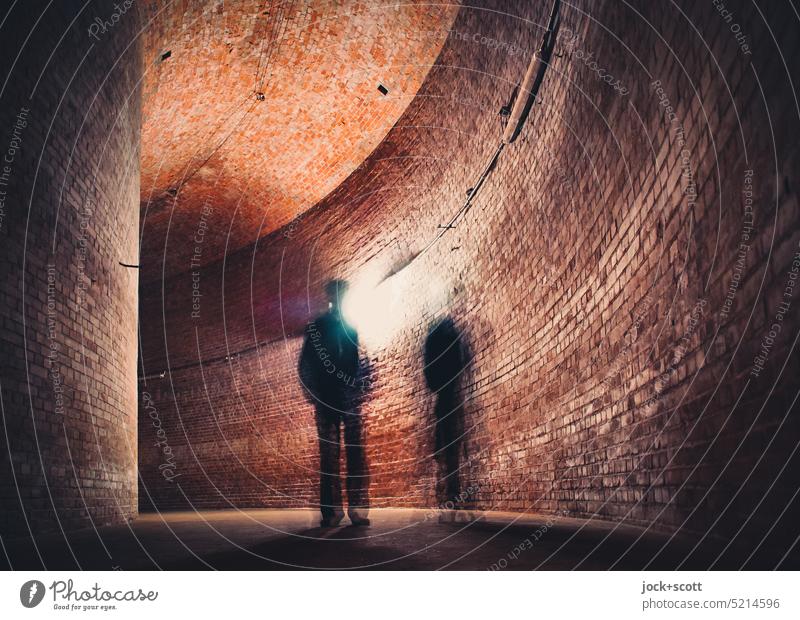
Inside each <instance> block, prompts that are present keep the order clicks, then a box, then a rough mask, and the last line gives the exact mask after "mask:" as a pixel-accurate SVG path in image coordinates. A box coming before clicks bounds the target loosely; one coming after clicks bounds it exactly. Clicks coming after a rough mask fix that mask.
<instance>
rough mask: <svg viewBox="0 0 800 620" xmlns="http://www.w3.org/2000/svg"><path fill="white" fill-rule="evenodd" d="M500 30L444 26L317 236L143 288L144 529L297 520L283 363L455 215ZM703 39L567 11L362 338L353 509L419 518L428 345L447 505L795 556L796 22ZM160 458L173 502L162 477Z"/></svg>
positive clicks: (768, 19) (696, 19) (493, 106)
mask: <svg viewBox="0 0 800 620" xmlns="http://www.w3.org/2000/svg"><path fill="white" fill-rule="evenodd" d="M542 4H549V3H542ZM498 7H499V5H498ZM498 7H494V6H493V5H491V4H487V5H486V6H485V7H484V8H482V9H478V8H462V9H461V10H460V12H459V15H458V16H457V18H456V20H455V22H454V24H453V26H452V32H450V33H449V35H448V37H447V40H446V42H445V43H444V46H443V49H442V53H441V54H440V56H439V58H438V61H437V63H436V66H435V67H434V68H433V69H432V70H431V71H430V73H429V75H428V78H427V80H426V82H425V83H424V84H423V86H422V88H421V89H420V91H419V93H418V94H417V96H416V98H415V99H414V101H413V102H412V103H411V105H410V106H409V108H408V109H407V110H406V112H405V113H404V115H403V116H402V117H401V119H400V120H399V121H398V123H397V125H396V126H395V127H394V128H393V129H392V131H391V132H390V133H389V134H388V135H387V137H386V139H385V140H384V141H383V142H382V143H381V145H380V146H379V148H378V149H377V150H376V151H375V152H374V153H373V154H372V155H371V156H370V157H369V159H368V160H367V161H366V162H364V164H362V165H361V166H360V167H359V168H358V169H357V170H356V171H355V172H354V173H353V174H352V175H351V176H350V177H349V178H348V179H347V181H346V182H345V183H343V184H342V185H341V186H340V187H339V188H338V189H337V190H336V191H334V192H333V193H332V194H330V195H329V196H327V197H326V198H325V199H324V200H323V201H322V202H321V203H320V204H319V205H318V206H317V207H316V208H314V209H313V210H311V211H309V212H308V213H306V214H304V215H303V216H301V217H300V218H299V219H298V220H295V221H294V222H293V223H292V224H290V225H289V226H287V227H285V228H284V229H282V230H279V231H277V232H276V233H273V234H272V235H270V236H268V237H266V238H264V239H262V240H261V241H259V242H258V243H257V244H255V245H253V246H251V247H249V248H245V249H244V250H240V251H238V252H236V253H234V254H231V255H229V256H228V257H227V258H226V260H225V261H224V262H218V263H215V264H212V265H210V266H208V267H207V268H204V269H202V270H199V271H198V272H196V273H194V274H193V273H191V272H187V273H184V274H181V275H178V276H175V277H172V278H170V279H168V280H167V281H165V282H158V281H156V282H151V283H149V284H147V285H145V286H143V287H142V289H141V291H140V295H141V313H142V317H143V318H142V346H143V357H142V367H141V368H140V374H141V375H142V379H141V380H140V414H139V415H140V456H141V474H142V489H141V491H142V492H141V493H140V495H141V497H142V501H143V502H147V503H148V504H150V503H152V504H155V505H156V506H158V507H160V508H172V507H176V506H185V505H187V504H192V505H199V506H206V507H208V506H218V507H226V506H259V505H277V506H284V505H310V504H313V503H314V502H315V501H316V500H315V493H316V483H315V479H316V472H315V459H316V443H315V438H314V430H313V411H312V408H311V407H310V406H309V405H308V404H307V403H306V402H305V401H304V400H303V398H302V395H301V391H300V389H299V385H298V383H297V378H296V374H295V364H296V359H297V354H298V351H299V346H300V340H299V334H300V332H301V330H302V326H303V324H304V323H305V321H307V320H308V319H309V318H310V317H311V316H313V315H314V314H315V313H316V312H319V310H320V303H321V296H320V295H319V293H318V291H319V289H320V286H321V283H322V282H324V281H325V280H326V279H327V278H329V277H332V276H346V277H348V278H350V279H351V281H352V282H353V283H354V285H355V287H356V289H358V288H365V287H366V288H368V287H369V285H370V284H374V283H375V282H377V281H378V280H379V279H380V278H382V277H383V276H384V275H386V274H388V273H390V272H392V271H394V270H396V269H398V268H399V267H401V266H402V265H404V264H406V263H407V262H408V260H409V258H410V257H412V256H414V254H415V253H416V252H418V251H419V250H420V249H422V248H423V247H424V246H425V244H426V242H427V241H428V240H429V239H431V238H432V237H433V236H434V235H436V233H437V230H438V229H437V226H438V225H440V224H443V223H445V222H447V221H448V220H449V219H450V217H451V216H452V214H454V213H455V212H456V211H457V210H458V208H459V207H460V205H461V203H462V202H463V200H464V198H465V196H466V192H467V190H468V189H469V188H470V187H472V185H473V183H474V181H475V179H476V177H477V175H478V173H479V171H480V170H481V168H482V167H483V165H484V164H485V162H486V161H487V158H488V156H489V155H490V154H491V152H492V151H493V150H494V148H495V147H496V145H497V144H498V142H499V139H500V135H501V131H502V128H501V123H500V118H499V116H498V111H499V109H500V108H501V106H502V105H504V104H505V103H507V102H508V101H509V99H510V97H511V93H512V91H513V89H514V86H515V84H516V82H517V81H518V80H519V79H520V77H521V75H522V74H523V72H524V70H525V67H526V65H527V61H528V58H529V54H528V52H529V51H530V50H532V49H535V48H536V47H537V46H538V44H539V42H540V40H541V36H542V30H541V28H540V27H539V26H538V25H537V24H542V23H545V20H546V14H545V13H546V11H547V10H548V9H549V6H547V7H545V6H539V5H538V4H537V5H535V6H533V3H531V5H529V4H528V3H517V4H515V5H514V10H513V11H511V14H508V13H505V12H501V11H497V10H493V9H496V8H498ZM503 7H505V8H506V9H507V8H508V7H507V5H505V4H504V5H503ZM681 10H682V11H683V12H685V13H687V14H683V13H682V12H681ZM728 10H730V11H732V16H733V17H732V18H731V19H730V20H728V21H726V18H725V16H724V15H722V14H720V13H719V12H718V10H717V8H716V7H715V5H713V4H712V3H703V4H702V6H701V5H699V4H698V5H697V6H694V5H693V4H691V3H684V5H683V6H682V9H678V8H676V7H674V6H670V7H663V6H662V7H661V10H660V11H656V10H655V8H654V7H653V6H650V4H649V3H645V2H642V3H635V4H634V5H633V6H632V7H629V6H626V5H623V4H622V3H615V2H600V3H598V2H581V3H578V4H577V5H574V6H573V5H572V4H570V5H568V6H567V5H565V6H564V8H563V22H562V32H561V35H560V39H559V43H558V46H557V52H559V53H560V55H559V56H558V57H556V58H555V59H554V61H553V66H552V68H551V71H550V72H549V73H548V75H547V77H546V80H545V84H544V87H543V89H542V92H541V104H539V105H537V106H536V107H535V108H534V111H533V113H532V116H531V119H530V121H529V122H528V124H527V125H526V127H525V129H524V130H523V132H522V135H521V137H520V138H519V139H518V141H517V142H516V143H514V144H513V145H511V146H509V147H507V148H506V150H505V151H504V152H503V154H502V155H501V157H500V160H499V162H498V163H497V166H496V168H495V169H494V171H493V172H492V174H491V176H490V177H489V179H488V181H487V183H486V185H485V186H484V188H483V190H482V191H481V193H480V195H479V197H478V198H477V200H476V202H475V204H474V206H473V207H472V208H471V210H470V211H469V212H468V213H467V214H466V216H465V217H464V218H463V220H461V221H460V222H459V223H458V226H457V228H456V229H455V230H452V231H450V232H449V233H447V234H446V235H445V236H444V237H443V238H442V239H441V240H440V241H439V242H438V243H437V244H436V245H435V246H433V247H432V249H431V250H430V251H428V252H426V253H425V254H423V255H421V256H420V257H418V258H417V259H416V260H414V261H412V262H411V263H410V264H408V266H407V267H406V268H405V269H403V270H402V271H400V272H398V273H397V274H396V275H394V276H393V277H392V278H391V279H390V280H388V281H387V282H386V283H384V284H383V285H382V287H381V288H380V291H381V295H380V297H381V299H382V301H381V303H382V306H381V307H380V310H378V311H377V312H375V314H376V315H377V316H379V317H381V318H383V319H384V320H385V321H384V322H385V324H384V325H383V326H378V327H377V328H372V329H370V328H369V327H368V328H367V329H365V330H362V335H363V336H364V339H365V342H366V351H367V354H368V355H369V357H370V359H371V361H372V366H373V369H374V373H375V376H374V379H375V381H374V389H373V390H372V392H371V394H370V397H369V400H368V402H367V404H366V406H365V412H364V414H365V420H366V428H367V442H368V458H369V464H370V471H371V495H372V498H373V505H408V506H424V505H431V504H433V503H434V502H436V501H437V492H436V476H437V468H436V465H435V463H434V460H433V458H432V451H433V445H434V432H433V425H432V424H433V415H434V414H433V409H434V400H433V396H432V395H431V394H430V392H429V390H428V389H427V387H426V385H425V380H424V376H423V361H422V359H423V358H422V356H423V346H424V341H425V337H426V334H427V333H428V330H429V328H430V326H431V325H432V324H433V323H434V322H435V321H437V320H439V319H441V318H443V317H449V318H451V319H452V320H453V322H454V324H455V325H456V326H457V328H458V329H459V331H460V333H461V335H462V338H463V341H464V344H465V348H466V350H467V360H468V363H467V366H466V368H465V372H464V374H463V377H462V378H461V382H460V397H461V398H462V399H463V402H464V420H463V427H464V433H465V434H464V442H463V446H462V447H463V452H462V455H461V459H462V467H463V469H462V485H464V486H467V485H470V484H471V485H473V488H477V489H478V490H477V492H475V493H474V495H473V496H472V497H471V498H470V499H469V502H470V503H471V504H473V505H475V506H477V507H479V508H483V509H495V510H498V509H499V510H518V511H521V510H536V511H545V512H553V511H557V510H563V511H567V512H568V513H569V514H571V515H575V516H583V517H598V518H602V519H611V520H625V521H629V522H633V523H638V524H647V525H652V526H654V527H657V528H659V529H666V530H677V529H683V530H687V531H696V532H704V531H706V530H709V529H712V530H713V531H714V532H715V533H719V534H721V535H726V536H733V535H735V534H736V533H737V531H739V530H740V528H744V527H746V528H748V529H747V530H746V531H747V533H748V534H752V536H750V537H749V538H748V540H752V541H755V542H759V541H761V539H762V538H763V537H764V536H767V535H768V536H770V537H776V536H777V537H778V538H779V539H780V537H785V538H784V540H792V539H793V538H794V536H795V535H796V533H797V525H796V522H797V520H796V514H797V507H796V505H795V504H792V503H791V500H792V498H793V493H794V492H795V490H796V489H797V485H798V479H797V473H796V472H797V471H798V468H797V462H796V457H795V453H794V449H795V447H796V445H797V442H798V435H799V433H798V423H797V411H796V404H795V401H794V400H793V399H794V397H795V390H796V387H795V386H796V380H795V379H794V378H795V377H796V376H797V372H798V356H797V354H796V350H795V348H794V346H795V336H796V334H797V330H798V321H797V316H798V315H797V306H798V304H800V299H798V297H797V293H795V297H794V298H793V299H792V298H783V297H782V296H783V294H784V292H785V291H787V290H788V291H791V290H792V289H791V286H790V285H789V283H790V282H793V280H791V277H792V276H791V274H792V265H793V260H794V257H795V256H796V254H797V252H798V250H799V249H800V248H798V242H799V241H800V238H798V232H797V228H796V222H797V216H798V201H797V193H796V191H797V187H798V178H797V170H798V165H797V164H798V147H797V145H796V140H795V137H794V136H795V135H796V133H797V129H798V109H797V107H796V102H795V100H794V99H793V98H792V97H791V96H790V95H788V94H787V93H790V81H789V76H791V78H792V79H793V80H794V81H795V82H797V77H798V71H797V62H796V58H797V57H798V49H797V48H798V42H797V39H796V38H792V37H791V36H790V34H791V28H792V25H791V24H793V23H795V22H794V21H793V20H794V19H795V17H794V15H793V13H792V12H791V10H790V9H787V8H785V7H783V6H782V5H780V4H778V3H774V4H772V3H771V4H770V5H769V6H768V7H764V8H762V9H760V10H759V9H757V8H756V7H754V6H746V5H745V3H729V6H728ZM762 11H763V15H762V14H761V12H762ZM732 24H737V25H738V28H739V31H738V32H739V33H741V32H744V33H745V34H746V39H744V41H745V42H746V44H747V45H748V48H745V47H743V46H744V44H745V43H743V41H742V40H737V36H736V35H737V32H734V29H733V28H732ZM519 50H522V51H519ZM748 51H750V52H751V53H748ZM779 51H780V53H779ZM751 63H752V64H751ZM785 63H789V66H788V67H787V66H786V64H785ZM657 81H658V82H660V86H659V84H657V83H656V82H657ZM749 171H752V173H751V172H749ZM742 244H744V245H742ZM743 253H744V256H745V258H744V260H743V262H742V261H741V260H740V257H741V256H742V255H743ZM795 264H796V263H795ZM787 286H789V288H788V289H787ZM193 292H194V297H193ZM786 300H788V301H790V308H789V310H788V312H785V311H782V310H781V306H780V305H779V304H780V303H781V301H786ZM193 303H194V305H193ZM784 308H785V307H784ZM193 312H195V315H194V316H193V315H192V313H193ZM777 317H780V318H777ZM775 323H780V325H781V328H780V331H779V333H774V334H773V336H774V337H770V330H771V326H772V325H773V324H775ZM773 331H775V330H774V329H773ZM765 339H767V340H765ZM770 343H771V344H770ZM762 344H766V345H767V346H769V347H770V350H769V354H768V355H767V359H766V360H765V361H764V363H763V364H762V363H761V362H759V363H758V364H755V362H754V360H755V358H756V357H757V356H759V353H760V351H761V349H762ZM762 365H763V369H762V370H760V371H758V370H757V368H758V367H760V366H762ZM754 369H755V372H754ZM162 373H163V376H162ZM756 375H757V376H756ZM142 391H146V392H147V395H148V396H147V399H146V400H147V402H148V403H150V405H151V409H150V412H149V414H148V411H147V410H146V408H144V407H143V406H142V402H143V401H142V399H141V392H142ZM153 409H155V410H156V411H157V413H155V414H153V412H152V410H153ZM148 416H149V417H148ZM151 418H152V419H154V420H155V419H156V418H157V421H156V422H154V424H156V426H155V427H154V426H152V425H150V419H151ZM156 428H161V429H163V435H165V436H166V437H167V438H168V441H169V446H170V452H169V454H171V455H174V456H175V463H174V464H173V465H174V468H175V469H174V472H175V473H176V474H179V476H177V477H171V476H164V475H163V474H161V473H159V466H163V465H165V463H164V461H165V454H164V452H163V447H164V446H163V445H157V444H158V441H157V440H154V435H153V433H154V432H155V430H156ZM162 471H163V469H162ZM170 471H172V470H170ZM168 478H171V479H168ZM776 516H778V517H777V518H778V525H777V526H776V527H775V528H772V529H770V526H772V525H773V523H774V522H775V519H776ZM756 533H757V534H756ZM770 540H772V539H770Z"/></svg>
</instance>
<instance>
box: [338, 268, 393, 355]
mask: <svg viewBox="0 0 800 620" xmlns="http://www.w3.org/2000/svg"><path fill="white" fill-rule="evenodd" d="M397 288H398V287H397V286H392V284H391V283H390V282H383V283H381V284H379V285H378V286H355V287H353V288H351V289H350V290H349V291H348V292H347V295H346V296H345V298H344V302H343V303H342V313H343V314H344V318H345V320H347V322H348V323H350V324H351V325H352V326H353V327H355V328H356V331H358V333H359V336H360V338H361V339H362V340H363V341H364V342H365V343H370V344H379V343H383V342H385V341H386V339H387V338H388V337H389V336H390V335H391V334H392V333H393V332H394V331H395V329H396V328H397V327H398V325H399V324H400V321H401V319H402V313H403V307H402V304H401V299H400V295H399V294H398V291H397Z"/></svg>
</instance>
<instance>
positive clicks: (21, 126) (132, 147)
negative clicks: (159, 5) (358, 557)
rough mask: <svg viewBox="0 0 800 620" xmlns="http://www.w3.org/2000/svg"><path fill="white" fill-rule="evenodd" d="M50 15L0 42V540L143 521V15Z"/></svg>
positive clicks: (6, 29)
mask: <svg viewBox="0 0 800 620" xmlns="http://www.w3.org/2000/svg"><path fill="white" fill-rule="evenodd" d="M47 4H48V3H46V2H38V1H37V2H25V3H17V5H16V6H15V7H14V8H13V9H12V10H11V11H10V13H9V14H8V16H7V17H6V20H5V23H4V24H3V25H2V29H1V30H0V42H1V43H0V45H2V46H3V51H2V57H3V58H4V59H11V60H12V61H13V60H14V59H16V62H15V64H13V66H10V65H4V66H3V68H2V75H0V88H1V89H2V90H0V158H2V161H0V173H2V174H1V176H0V199H2V201H3V202H2V207H3V208H2V215H0V217H1V218H2V219H0V264H2V275H0V342H1V343H2V345H1V346H2V364H3V365H2V374H1V375H0V389H1V390H2V416H0V441H2V442H3V443H4V444H5V446H4V448H3V450H0V454H2V461H1V462H0V504H2V511H0V534H1V535H2V536H3V537H4V538H7V537H13V536H17V535H22V534H28V533H29V532H30V531H33V532H34V533H35V532H38V531H44V530H69V529H74V528H78V527H90V526H99V525H103V524H108V523H118V522H123V521H125V520H126V519H129V518H131V517H132V516H135V515H136V514H137V485H136V459H137V445H136V425H137V420H136V350H137V346H136V328H137V278H138V274H137V271H136V270H135V269H130V268H127V267H124V266H122V265H121V264H120V263H126V264H135V263H136V262H137V260H138V257H137V254H138V239H137V231H138V206H139V140H140V108H141V104H140V93H139V90H138V84H139V82H138V81H139V79H140V77H141V73H142V62H141V50H140V47H139V44H138V41H137V40H136V33H137V31H138V29H139V17H138V14H137V12H136V10H135V8H134V7H131V6H130V3H127V2H120V3H118V7H117V8H115V6H114V5H112V4H110V3H105V2H93V3H89V4H88V5H87V6H85V7H83V9H82V10H81V6H80V5H81V4H82V3H67V2H55V3H51V4H50V6H49V7H47ZM4 10H5V9H4ZM37 20H38V22H37Z"/></svg>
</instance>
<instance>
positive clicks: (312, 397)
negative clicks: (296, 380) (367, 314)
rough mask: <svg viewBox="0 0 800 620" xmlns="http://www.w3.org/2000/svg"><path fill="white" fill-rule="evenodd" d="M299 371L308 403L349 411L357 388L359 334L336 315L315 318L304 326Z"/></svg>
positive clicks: (326, 314) (329, 313)
mask: <svg viewBox="0 0 800 620" xmlns="http://www.w3.org/2000/svg"><path fill="white" fill-rule="evenodd" d="M298 370H299V374H300V382H301V384H302V385H303V389H304V391H305V392H306V396H307V398H308V399H309V401H310V402H312V403H314V404H315V405H316V406H318V407H320V406H323V407H325V406H327V407H333V408H349V407H350V406H351V405H352V403H353V398H354V397H355V395H356V394H357V392H358V388H359V348H358V333H357V332H356V330H355V329H353V327H351V326H350V325H348V324H347V322H346V321H344V320H343V319H342V317H341V315H340V314H338V313H333V312H327V313H325V314H323V315H322V316H320V317H318V318H317V319H315V320H314V321H312V322H311V323H309V324H308V325H307V326H306V330H305V340H304V342H303V349H302V351H301V353H300V362H299V368H298Z"/></svg>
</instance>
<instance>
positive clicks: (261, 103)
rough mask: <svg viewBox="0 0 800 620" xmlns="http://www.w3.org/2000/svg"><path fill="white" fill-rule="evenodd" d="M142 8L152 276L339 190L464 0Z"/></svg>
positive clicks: (156, 2) (147, 263)
mask: <svg viewBox="0 0 800 620" xmlns="http://www.w3.org/2000/svg"><path fill="white" fill-rule="evenodd" d="M144 11H145V18H146V20H148V23H147V26H146V30H145V33H144V57H145V80H144V84H143V98H144V103H143V127H142V150H141V208H142V213H141V215H142V218H141V226H142V250H141V253H142V257H141V262H142V268H143V276H144V279H145V280H149V279H153V278H155V277H160V276H161V275H162V272H163V273H165V274H166V275H170V274H175V273H180V272H183V271H186V270H188V269H190V266H191V267H196V266H197V265H198V264H207V263H209V262H212V261H214V260H217V259H219V258H221V257H222V256H223V255H225V254H229V253H231V252H233V251H235V250H237V249H239V248H242V247H244V246H246V245H249V244H252V243H253V242H254V241H255V240H256V239H258V238H259V237H262V236H264V235H265V234H267V233H269V232H272V231H274V230H276V229H278V228H280V227H281V226H283V225H285V224H287V223H288V222H290V221H291V220H293V219H294V218H296V217H297V216H298V215H299V214H301V213H302V212H303V211H305V210H307V209H309V208H310V207H313V206H314V205H315V204H316V203H317V202H318V201H319V200H320V199H321V198H323V197H324V196H326V195H327V194H328V193H329V192H331V191H332V190H333V189H335V188H336V187H337V186H338V185H339V184H340V183H341V182H342V181H343V180H344V179H345V178H346V177H347V176H348V175H349V174H350V173H351V172H352V171H353V170H354V169H355V168H356V167H357V166H358V165H359V164H360V163H361V162H362V161H364V159H365V158H366V157H367V156H368V155H369V154H370V153H371V152H372V150H373V149H374V148H375V147H376V146H377V145H378V144H379V143H380V141H381V140H382V139H383V137H384V136H385V135H386V133H387V132H388V130H389V129H390V128H391V127H392V125H393V124H394V123H395V122H396V121H397V119H398V118H399V117H400V115H401V114H402V112H403V110H405V108H406V107H407V105H408V103H409V102H410V101H411V99H412V98H413V97H414V95H415V94H416V92H417V90H418V88H419V87H420V85H421V83H422V81H423V80H424V79H425V76H426V75H427V73H428V70H429V68H430V66H431V65H432V64H433V63H434V61H435V60H436V58H437V55H438V53H439V50H440V48H441V45H442V43H443V42H444V40H445V38H446V36H447V31H448V29H449V28H450V26H451V24H452V21H453V19H454V17H455V13H456V12H457V8H456V7H454V6H452V5H451V6H431V5H430V4H426V3H423V2H412V3H397V2H395V1H394V0H391V1H383V0H381V1H375V0H370V1H369V2H354V1H349V0H348V1H345V2H337V3H333V2H327V1H324V0H305V1H301V0H271V1H270V0H266V1H265V0H259V1H255V0H238V1H228V2H222V1H219V0H216V1H211V0H206V1H199V0H192V1H191V2H189V1H186V0H184V1H178V0H172V1H171V2H170V1H169V0H151V1H150V2H148V3H146V4H145V5H144ZM379 85H383V86H385V87H386V89H388V93H387V94H383V93H382V92H381V91H380V90H379ZM198 231H200V232H202V235H200V236H199V237H197V236H196V233H197V232H198ZM197 239H201V240H202V243H200V244H198V243H197ZM198 245H199V252H198ZM165 248H166V250H165ZM193 256H195V258H196V259H197V260H196V261H195V263H194V264H192V262H191V261H192V257H193Z"/></svg>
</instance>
